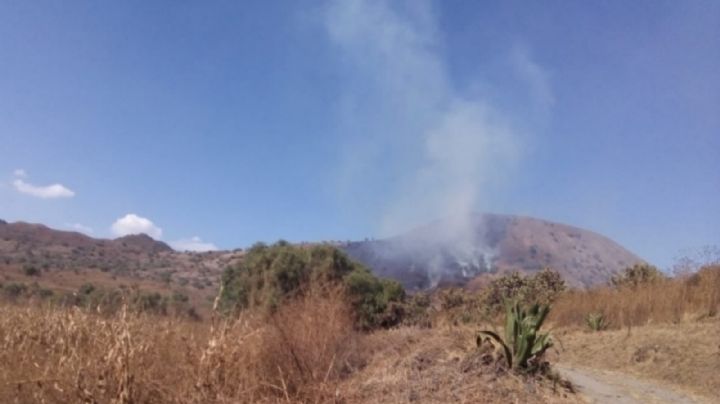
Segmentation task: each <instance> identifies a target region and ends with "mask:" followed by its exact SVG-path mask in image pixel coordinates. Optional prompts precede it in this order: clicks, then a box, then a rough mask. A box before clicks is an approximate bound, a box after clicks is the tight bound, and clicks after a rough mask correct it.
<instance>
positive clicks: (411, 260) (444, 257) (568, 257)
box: [343, 214, 643, 290]
mask: <svg viewBox="0 0 720 404" xmlns="http://www.w3.org/2000/svg"><path fill="white" fill-rule="evenodd" d="M343 248H344V250H345V251H346V252H347V253H348V254H349V255H350V256H351V257H353V258H355V259H357V260H359V261H361V262H363V263H364V264H365V265H367V266H369V267H371V268H373V270H374V271H375V272H376V273H377V274H378V275H380V276H384V277H389V278H394V279H397V280H399V281H401V282H402V283H403V284H404V285H405V286H406V287H407V288H408V289H410V290H418V289H426V288H430V287H434V286H437V285H442V284H459V285H469V286H470V287H472V286H473V285H477V284H479V283H481V282H482V279H483V278H486V277H488V276H491V275H493V274H498V273H504V272H509V271H513V270H518V271H521V272H525V273H532V272H534V271H537V270H540V269H542V268H544V267H550V268H553V269H555V270H557V271H559V272H560V273H561V274H562V275H563V277H564V278H565V280H566V282H568V284H569V285H571V286H575V287H587V286H592V285H596V284H600V283H604V282H607V281H608V280H609V279H610V277H612V275H614V274H616V273H617V272H618V271H621V270H622V269H624V268H625V267H627V266H630V265H632V264H634V263H637V262H642V261H643V260H642V259H640V258H639V257H638V256H636V255H635V254H633V253H631V252H630V251H628V250H626V249H625V248H623V247H622V246H620V245H619V244H617V243H615V242H614V241H612V240H610V239H609V238H607V237H604V236H602V235H600V234H597V233H594V232H591V231H588V230H583V229H580V228H577V227H572V226H568V225H564V224H559V223H553V222H549V221H545V220H540V219H535V218H530V217H522V216H511V215H493V214H484V215H479V214H478V215H472V216H470V217H467V218H462V219H461V220H458V219H457V218H456V219H452V220H446V221H437V222H434V223H431V224H429V225H427V226H424V227H421V228H418V229H415V230H413V231H411V232H408V233H406V234H403V235H400V236H397V237H393V238H389V239H385V240H373V241H364V242H354V243H348V244H347V245H345V246H344V247H343Z"/></svg>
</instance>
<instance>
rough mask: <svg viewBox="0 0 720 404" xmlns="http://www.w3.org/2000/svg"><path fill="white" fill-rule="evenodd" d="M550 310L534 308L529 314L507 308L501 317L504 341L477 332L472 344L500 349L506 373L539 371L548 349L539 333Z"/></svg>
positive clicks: (545, 336) (518, 308)
mask: <svg viewBox="0 0 720 404" xmlns="http://www.w3.org/2000/svg"><path fill="white" fill-rule="evenodd" d="M549 312H550V306H547V305H543V306H541V305H538V304H535V305H533V306H531V307H530V309H529V310H526V309H524V308H523V307H522V306H521V305H520V304H519V303H517V302H515V303H513V304H508V305H507V311H506V315H505V338H504V339H503V338H501V337H500V335H498V334H497V333H495V332H493V331H489V330H485V331H480V333H479V335H478V336H477V339H476V343H477V345H478V347H479V346H481V345H482V344H483V342H485V341H489V342H491V343H492V344H493V345H497V346H499V347H501V348H502V351H503V354H504V356H505V360H506V364H507V366H508V368H510V369H513V368H514V369H519V370H523V371H535V370H538V369H540V368H541V365H542V363H541V359H542V356H543V355H544V354H545V351H547V350H548V348H550V347H551V346H552V339H551V338H550V334H548V333H544V334H543V333H540V328H541V327H542V325H543V322H544V321H545V318H546V317H547V315H548V313H549Z"/></svg>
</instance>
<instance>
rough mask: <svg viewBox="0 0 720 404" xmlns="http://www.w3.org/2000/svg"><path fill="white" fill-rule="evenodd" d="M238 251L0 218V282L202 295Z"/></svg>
mask: <svg viewBox="0 0 720 404" xmlns="http://www.w3.org/2000/svg"><path fill="white" fill-rule="evenodd" d="M241 256H242V252H241V251H212V252H203V253H192V252H178V251H174V250H173V249H172V248H171V247H170V246H168V245H167V244H165V243H163V242H161V241H157V240H154V239H152V238H151V237H149V236H147V235H145V234H138V235H128V236H124V237H120V238H117V239H114V240H109V239H96V238H92V237H88V236H86V235H84V234H81V233H77V232H72V231H62V230H56V229H51V228H49V227H47V226H44V225H41V224H31V223H25V222H16V223H7V222H5V221H1V220H0V283H3V282H4V283H13V282H21V283H25V284H27V283H37V284H39V285H40V286H41V287H46V288H50V289H61V290H75V289H76V288H77V287H79V286H80V285H83V284H85V283H93V284H95V285H103V286H107V287H118V286H122V285H124V286H130V285H137V286H138V287H140V288H145V289H149V290H165V291H169V290H179V291H183V292H184V293H185V292H186V293H187V294H190V295H191V296H193V295H197V296H201V297H202V298H204V297H205V295H208V296H214V295H215V293H216V292H217V286H218V284H219V279H220V275H221V273H222V270H223V269H224V268H225V267H227V266H228V265H230V264H232V263H234V262H236V261H237V260H238V259H240V257H241ZM28 274H32V275H28Z"/></svg>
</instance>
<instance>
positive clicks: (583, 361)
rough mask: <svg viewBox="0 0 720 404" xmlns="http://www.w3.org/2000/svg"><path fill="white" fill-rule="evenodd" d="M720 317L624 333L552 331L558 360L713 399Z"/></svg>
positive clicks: (719, 363)
mask: <svg viewBox="0 0 720 404" xmlns="http://www.w3.org/2000/svg"><path fill="white" fill-rule="evenodd" d="M718 332H720V321H718V320H717V319H705V320H702V321H684V322H682V323H680V324H659V325H657V324H656V325H648V326H641V327H635V328H632V329H631V330H630V332H628V330H627V329H623V330H609V331H604V332H599V333H590V332H582V331H577V330H576V331H568V332H557V331H556V333H555V337H556V339H557V340H559V341H560V342H562V344H561V345H562V349H561V350H560V351H561V352H560V359H561V361H562V362H563V363H568V364H572V365H577V366H580V367H584V368H587V367H592V368H599V369H606V370H614V371H620V372H622V373H630V374H634V375H636V376H637V377H639V378H640V379H655V380H658V381H659V382H661V383H658V385H661V386H672V387H673V388H674V389H676V390H680V391H683V390H684V391H686V392H690V393H695V394H696V395H699V396H701V397H702V396H704V397H707V398H711V397H715V399H710V400H708V401H709V402H715V401H716V400H717V394H718V391H720V377H718V375H720V339H718Z"/></svg>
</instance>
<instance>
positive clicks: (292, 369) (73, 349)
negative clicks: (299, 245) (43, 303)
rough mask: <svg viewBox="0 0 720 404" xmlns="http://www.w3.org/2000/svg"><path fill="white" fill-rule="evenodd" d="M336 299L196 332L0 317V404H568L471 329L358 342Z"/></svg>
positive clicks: (5, 311)
mask: <svg viewBox="0 0 720 404" xmlns="http://www.w3.org/2000/svg"><path fill="white" fill-rule="evenodd" d="M345 301H346V299H344V297H343V296H341V295H340V292H337V291H336V292H327V291H324V292H323V293H310V294H308V295H307V296H306V297H305V298H303V299H302V300H298V301H296V302H294V303H293V304H291V305H286V306H284V307H283V308H281V309H279V310H278V311H277V312H276V313H275V314H274V315H272V316H267V315H260V314H259V313H245V314H244V315H242V316H241V317H240V318H238V319H236V320H233V321H219V320H216V321H213V322H205V323H196V322H190V321H183V320H174V319H171V318H161V317H152V316H148V315H142V314H136V313H130V312H128V311H126V310H123V311H122V312H120V313H118V314H117V315H113V316H110V317H104V316H101V315H98V314H97V313H92V312H87V311H82V310H80V309H77V308H72V309H68V308H42V307H38V306H32V307H31V306H20V305H5V306H0V402H8V403H11V402H16V403H66V402H84V403H250V402H253V403H256V402H261V403H262V402H291V403H295V402H307V403H321V402H322V403H331V402H332V403H360V402H393V403H394V402H411V401H412V402H478V401H481V402H503V403H505V402H538V403H544V402H572V401H573V400H572V396H571V397H570V398H568V397H567V395H568V394H569V393H567V392H564V391H563V390H562V389H560V388H559V387H558V389H557V391H554V389H553V385H552V382H551V381H549V380H547V379H534V378H526V377H520V376H516V375H511V374H508V373H507V372H505V371H504V370H503V369H502V368H501V367H499V366H498V365H497V363H498V361H497V360H496V359H497V358H495V357H493V355H492V353H489V352H481V351H478V350H477V349H476V348H475V347H474V338H473V336H474V334H473V331H474V330H471V329H468V328H443V329H419V328H410V327H405V328H400V329H396V330H390V331H379V332H376V333H373V334H360V333H358V332H356V331H355V329H354V328H353V324H352V323H351V319H352V318H353V317H352V316H351V315H350V311H349V310H350V309H349V307H348V306H347V304H346V303H344V302H345Z"/></svg>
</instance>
